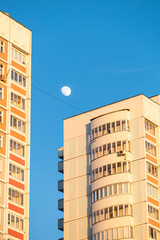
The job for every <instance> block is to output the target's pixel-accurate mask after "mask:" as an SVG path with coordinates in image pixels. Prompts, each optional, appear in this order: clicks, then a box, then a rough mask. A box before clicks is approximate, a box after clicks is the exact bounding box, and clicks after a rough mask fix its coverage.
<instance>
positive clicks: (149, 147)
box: [145, 141, 156, 156]
mask: <svg viewBox="0 0 160 240" xmlns="http://www.w3.org/2000/svg"><path fill="white" fill-rule="evenodd" d="M145 145H146V151H147V152H149V153H151V154H153V155H154V156H156V146H154V145H153V144H151V143H149V142H147V141H146V142H145Z"/></svg>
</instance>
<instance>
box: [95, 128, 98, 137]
mask: <svg viewBox="0 0 160 240" xmlns="http://www.w3.org/2000/svg"><path fill="white" fill-rule="evenodd" d="M97 137H98V132H97V128H95V138H97Z"/></svg>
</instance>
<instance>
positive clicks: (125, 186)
mask: <svg viewBox="0 0 160 240" xmlns="http://www.w3.org/2000/svg"><path fill="white" fill-rule="evenodd" d="M124 193H128V183H124Z"/></svg>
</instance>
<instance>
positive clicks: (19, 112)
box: [11, 106, 26, 118]
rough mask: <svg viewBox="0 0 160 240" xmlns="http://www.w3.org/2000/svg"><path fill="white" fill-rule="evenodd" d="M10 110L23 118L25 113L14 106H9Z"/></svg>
mask: <svg viewBox="0 0 160 240" xmlns="http://www.w3.org/2000/svg"><path fill="white" fill-rule="evenodd" d="M11 112H13V113H14V114H17V115H18V116H20V117H22V118H25V117H26V114H25V113H23V112H22V111H20V110H18V109H17V108H14V107H12V106H11Z"/></svg>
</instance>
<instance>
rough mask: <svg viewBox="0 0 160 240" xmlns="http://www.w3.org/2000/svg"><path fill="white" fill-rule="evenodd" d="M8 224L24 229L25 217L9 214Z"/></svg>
mask: <svg viewBox="0 0 160 240" xmlns="http://www.w3.org/2000/svg"><path fill="white" fill-rule="evenodd" d="M8 225H10V226H12V227H14V228H17V229H21V230H23V219H22V218H21V217H18V216H15V215H12V214H8Z"/></svg>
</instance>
